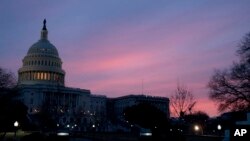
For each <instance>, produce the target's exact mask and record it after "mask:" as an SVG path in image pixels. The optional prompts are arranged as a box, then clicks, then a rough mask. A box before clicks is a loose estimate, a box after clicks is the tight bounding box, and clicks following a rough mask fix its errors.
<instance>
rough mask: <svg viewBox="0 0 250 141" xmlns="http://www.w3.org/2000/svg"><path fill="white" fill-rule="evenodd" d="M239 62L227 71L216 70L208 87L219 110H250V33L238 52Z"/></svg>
mask: <svg viewBox="0 0 250 141" xmlns="http://www.w3.org/2000/svg"><path fill="white" fill-rule="evenodd" d="M237 54H238V56H239V58H240V59H239V61H238V62H234V63H233V65H232V67H231V68H229V69H226V70H216V71H215V72H214V74H213V76H212V77H211V79H210V81H209V83H208V87H209V88H210V93H209V96H210V98H211V99H212V100H214V101H215V102H216V103H218V104H219V106H218V110H219V111H220V112H224V111H242V110H243V111H246V110H248V111H249V109H250V33H249V34H247V35H246V36H245V38H244V39H243V40H242V41H241V43H240V45H239V49H238V50H237Z"/></svg>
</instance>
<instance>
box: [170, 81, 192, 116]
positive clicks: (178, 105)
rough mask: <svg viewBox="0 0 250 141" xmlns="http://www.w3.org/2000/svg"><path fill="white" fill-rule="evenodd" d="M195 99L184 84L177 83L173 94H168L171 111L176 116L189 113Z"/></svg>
mask: <svg viewBox="0 0 250 141" xmlns="http://www.w3.org/2000/svg"><path fill="white" fill-rule="evenodd" d="M195 104H196V101H195V100H194V97H193V95H192V93H191V92H190V91H189V90H188V89H187V88H186V87H184V86H180V84H177V88H176V90H175V93H174V95H171V96H170V105H171V107H172V112H173V114H174V115H175V116H177V117H183V116H184V115H185V114H187V112H189V113H191V112H192V110H193V107H194V106H195Z"/></svg>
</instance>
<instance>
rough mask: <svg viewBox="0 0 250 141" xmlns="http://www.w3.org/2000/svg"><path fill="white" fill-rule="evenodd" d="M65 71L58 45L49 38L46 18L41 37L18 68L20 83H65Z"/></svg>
mask: <svg viewBox="0 0 250 141" xmlns="http://www.w3.org/2000/svg"><path fill="white" fill-rule="evenodd" d="M64 77H65V72H64V70H63V69H62V61H61V59H60V57H59V54H58V51H57V49H56V47H55V46H54V45H53V44H51V43H50V42H49V40H48V31H47V28H46V20H44V22H43V28H42V31H41V38H40V40H38V41H37V42H36V43H34V44H33V45H32V46H31V47H30V48H29V50H28V53H27V55H26V56H25V57H24V59H23V66H22V67H21V68H20V69H19V70H18V84H19V85H21V84H28V85H30V84H31V85H32V84H51V85H55V84H56V85H64Z"/></svg>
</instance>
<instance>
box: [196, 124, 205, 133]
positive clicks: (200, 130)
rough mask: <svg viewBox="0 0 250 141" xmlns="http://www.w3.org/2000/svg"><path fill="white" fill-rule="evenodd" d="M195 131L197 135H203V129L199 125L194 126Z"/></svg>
mask: <svg viewBox="0 0 250 141" xmlns="http://www.w3.org/2000/svg"><path fill="white" fill-rule="evenodd" d="M194 131H195V133H196V134H198V133H201V134H203V130H202V127H201V126H199V125H194Z"/></svg>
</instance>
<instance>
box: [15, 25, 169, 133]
mask: <svg viewBox="0 0 250 141" xmlns="http://www.w3.org/2000/svg"><path fill="white" fill-rule="evenodd" d="M65 76H66V72H65V71H64V70H63V63H62V59H61V58H60V56H59V53H58V51H57V49H56V47H55V46H54V45H53V44H52V43H51V42H50V41H49V40H48V30H47V27H46V20H44V22H43V28H42V30H41V35H40V39H39V40H38V41H37V42H36V43H34V44H33V45H32V46H31V47H30V48H29V49H28V52H27V54H26V56H25V57H24V58H23V60H22V67H21V68H20V69H19V70H18V87H19V89H20V100H21V101H22V102H23V103H24V104H25V105H26V106H27V107H28V114H29V115H30V116H31V117H32V115H35V114H37V113H39V112H41V111H47V112H50V113H52V116H53V119H54V120H55V121H56V123H57V126H58V127H62V128H71V129H72V130H73V129H74V130H82V131H87V130H89V129H90V128H95V130H98V131H114V130H117V128H119V126H117V125H116V124H115V123H114V122H112V120H111V119H110V117H115V119H116V121H123V120H124V119H123V110H124V109H125V108H127V107H130V106H133V105H136V104H139V103H144V102H147V103H149V104H151V105H153V106H155V107H156V108H158V109H159V110H161V111H162V112H164V113H165V114H166V116H167V117H169V99H168V98H167V97H153V96H145V95H131V94H130V95H127V96H123V97H117V98H108V97H106V96H104V95H95V94H92V93H91V91H90V90H88V89H81V88H71V87H67V86H65V81H64V80H65Z"/></svg>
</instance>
